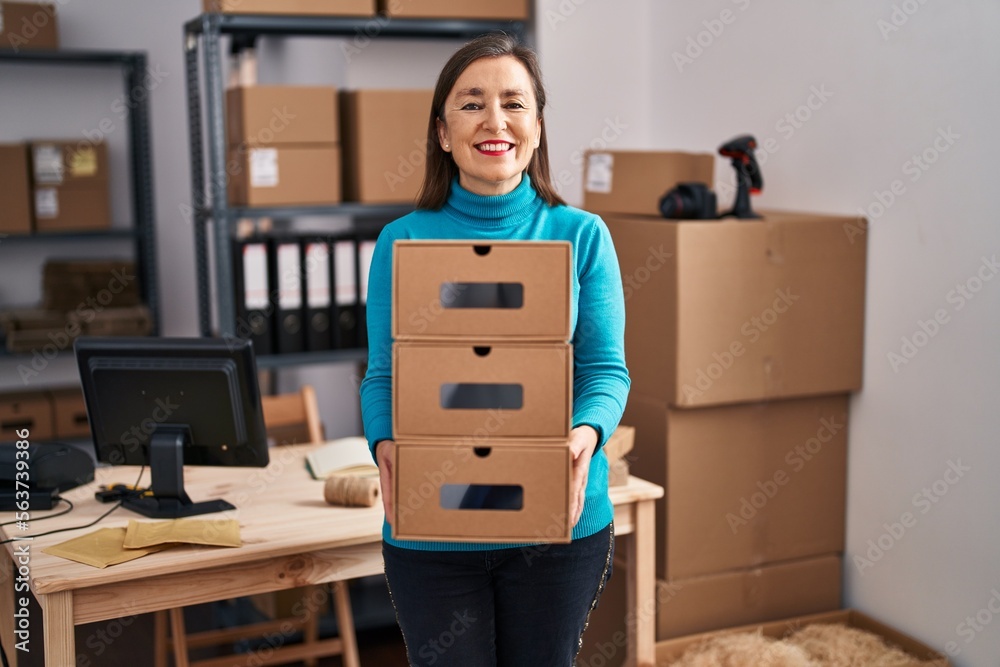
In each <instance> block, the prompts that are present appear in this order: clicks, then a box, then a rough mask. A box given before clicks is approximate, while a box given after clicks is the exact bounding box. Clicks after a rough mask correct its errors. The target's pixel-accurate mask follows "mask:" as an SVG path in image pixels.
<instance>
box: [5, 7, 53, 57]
mask: <svg viewBox="0 0 1000 667" xmlns="http://www.w3.org/2000/svg"><path fill="white" fill-rule="evenodd" d="M58 48H59V24H58V20H57V14H56V6H55V5H54V4H52V3H36V2H6V0H4V1H3V2H0V49H14V50H15V51H19V50H21V49H52V50H55V49H58Z"/></svg>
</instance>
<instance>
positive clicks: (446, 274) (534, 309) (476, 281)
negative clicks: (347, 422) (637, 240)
mask: <svg viewBox="0 0 1000 667" xmlns="http://www.w3.org/2000/svg"><path fill="white" fill-rule="evenodd" d="M572 272H573V250H572V248H571V246H570V244H569V243H568V242H564V241H554V242H541V241H501V242H494V243H491V244H476V243H473V242H469V241H396V243H395V246H394V248H393V300H392V302H393V312H392V335H393V338H395V339H396V340H401V341H406V340H463V341H467V340H476V341H506V342H511V341H518V342H562V343H565V342H566V341H568V340H569V338H570V316H571V309H570V305H571V303H570V302H571V294H572V291H571V290H572V287H571V283H570V281H571V279H572ZM501 285H502V287H498V286H501ZM484 305H489V306H494V307H483V306H484Z"/></svg>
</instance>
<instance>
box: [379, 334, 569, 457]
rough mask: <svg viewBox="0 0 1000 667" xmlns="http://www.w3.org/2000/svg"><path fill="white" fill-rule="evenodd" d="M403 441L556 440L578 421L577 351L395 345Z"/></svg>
mask: <svg viewBox="0 0 1000 667" xmlns="http://www.w3.org/2000/svg"><path fill="white" fill-rule="evenodd" d="M392 377H393V385H392V388H393V396H392V404H393V434H394V436H395V438H396V439H397V440H421V439H428V438H430V439H433V440H437V441H440V440H441V439H442V438H448V439H450V438H457V439H460V440H466V441H467V440H469V439H472V438H480V439H487V438H489V439H490V440H495V441H496V442H497V444H500V443H501V442H504V441H508V440H510V439H512V438H513V439H514V440H515V441H516V440H517V439H519V438H532V439H534V438H553V439H555V443H556V444H557V445H558V446H564V445H565V444H566V440H567V438H569V431H570V421H571V419H572V417H573V348H572V347H571V346H570V345H568V344H566V343H562V344H559V343H548V344H535V345H531V344H514V345H511V344H506V345H505V344H494V345H479V344H478V343H475V342H470V343H466V344H459V343H451V344H435V343H396V344H395V345H394V346H393V369H392Z"/></svg>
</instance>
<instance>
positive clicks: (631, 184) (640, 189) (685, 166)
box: [583, 151, 715, 217]
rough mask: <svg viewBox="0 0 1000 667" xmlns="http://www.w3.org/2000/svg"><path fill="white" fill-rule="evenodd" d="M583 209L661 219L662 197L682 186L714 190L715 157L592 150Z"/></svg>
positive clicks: (586, 164) (587, 160)
mask: <svg viewBox="0 0 1000 667" xmlns="http://www.w3.org/2000/svg"><path fill="white" fill-rule="evenodd" d="M584 171H585V173H584V186H583V208H585V209H586V210H588V211H593V212H594V213H600V214H602V215H604V214H607V213H619V214H634V215H653V216H657V217H659V216H660V198H661V197H663V195H664V194H666V192H667V191H668V190H670V189H671V188H673V187H674V186H675V185H677V184H678V183H683V182H692V181H693V182H699V183H705V184H706V185H708V187H709V188H712V187H713V183H714V174H715V156H713V155H712V154H711V153H680V152H674V151H589V152H588V153H587V154H586V156H585V158H584Z"/></svg>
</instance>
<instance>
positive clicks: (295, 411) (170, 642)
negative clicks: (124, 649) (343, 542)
mask: <svg viewBox="0 0 1000 667" xmlns="http://www.w3.org/2000/svg"><path fill="white" fill-rule="evenodd" d="M261 404H262V407H263V409H264V426H265V428H266V430H267V434H268V437H269V438H272V439H274V441H275V444H277V445H291V444H304V443H311V442H323V441H324V440H325V437H324V435H323V424H322V422H321V421H320V419H319V410H318V408H317V405H316V392H315V391H314V390H313V388H312V387H311V386H309V385H305V386H303V387H302V389H301V390H300V391H299V392H298V393H294V394H282V395H279V396H264V397H262V400H261ZM330 587H331V588H332V589H333V601H334V606H335V612H336V614H337V627H338V628H339V632H340V636H339V637H336V638H333V639H325V640H322V641H321V640H320V639H319V612H321V611H322V609H321V608H320V609H317V608H315V607H316V606H317V605H311V604H307V605H304V606H305V607H306V610H305V613H304V614H302V615H299V616H291V617H286V618H275V619H274V620H271V621H264V622H262V623H253V624H250V625H243V626H238V627H234V628H225V629H222V630H209V631H205V632H198V633H194V634H188V633H187V632H186V630H185V628H184V609H183V608H182V607H177V608H175V609H171V610H169V611H160V612H157V613H156V617H155V630H154V633H155V636H154V659H155V667H167V654H168V652H170V651H171V650H172V652H173V654H174V663H175V664H176V665H177V667H237V666H241V665H247V664H253V665H261V666H263V665H282V664H286V663H291V662H298V661H302V660H304V661H305V663H306V664H307V665H309V667H315V665H316V658H318V657H322V656H328V655H342V656H343V662H344V666H345V667H360V662H359V658H358V645H357V640H356V638H355V636H354V617H353V616H352V614H351V600H350V596H349V594H348V592H347V582H346V581H337V582H334V583H332V584H330ZM322 589H323V586H321V585H317V586H310V587H306V588H302V589H296V592H299V593H302V594H303V597H305V596H308V598H309V599H310V600H311V599H320V600H323V599H324V595H325V593H324V594H321V595H313V593H322ZM255 598H256V600H255V601H257V602H259V601H261V600H262V601H263V603H264V604H258V606H264V607H270V611H272V612H273V610H274V607H275V605H274V595H273V594H267V593H265V594H263V595H261V596H255ZM271 615H272V616H273V615H274V614H273V613H272V614H271ZM289 625H292V626H293V627H295V628H296V629H298V630H299V631H301V632H302V637H303V641H302V642H301V643H299V644H290V645H289V644H286V645H283V646H281V647H278V648H274V649H273V650H269V651H268V652H267V654H266V655H265V654H264V652H256V653H248V654H246V655H230V656H223V657H218V658H211V659H206V660H199V661H197V662H190V661H189V659H188V650H189V649H195V648H202V647H205V646H218V645H221V644H231V643H233V642H235V641H240V640H244V639H256V638H263V637H265V636H273V635H279V636H280V634H281V632H282V628H283V627H284V628H285V629H287V627H288V626H289Z"/></svg>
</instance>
